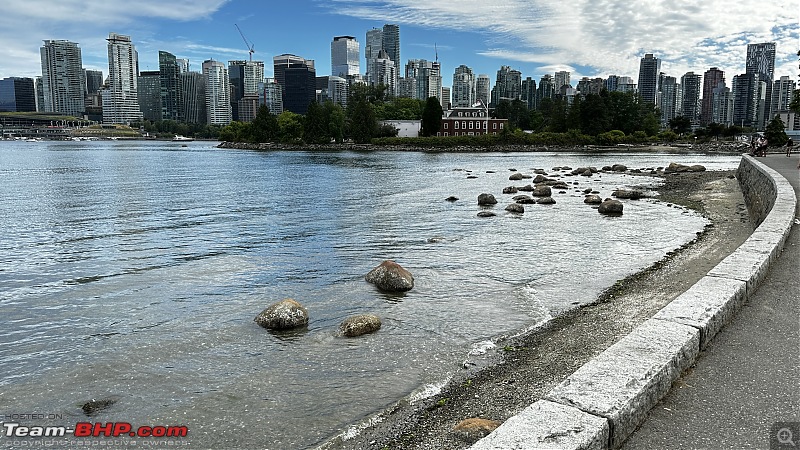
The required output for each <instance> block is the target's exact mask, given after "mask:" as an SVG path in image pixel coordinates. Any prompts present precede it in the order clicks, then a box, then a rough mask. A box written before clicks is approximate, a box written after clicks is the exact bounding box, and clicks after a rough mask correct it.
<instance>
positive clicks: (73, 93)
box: [39, 40, 86, 117]
mask: <svg viewBox="0 0 800 450" xmlns="http://www.w3.org/2000/svg"><path fill="white" fill-rule="evenodd" d="M40 55H41V60H42V83H41V86H42V102H41V103H40V105H39V109H40V110H41V111H43V112H57V113H62V114H66V115H70V116H78V117H79V116H81V115H82V114H83V112H84V94H83V92H84V89H85V88H86V87H85V86H86V81H85V80H84V75H83V59H82V58H81V49H80V47H78V44H76V43H75V42H70V41H64V40H46V41H44V46H42V47H41V49H40Z"/></svg>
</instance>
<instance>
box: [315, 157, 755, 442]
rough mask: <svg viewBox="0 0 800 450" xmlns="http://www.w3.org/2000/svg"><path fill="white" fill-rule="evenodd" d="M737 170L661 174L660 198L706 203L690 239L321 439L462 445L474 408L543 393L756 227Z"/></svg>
mask: <svg viewBox="0 0 800 450" xmlns="http://www.w3.org/2000/svg"><path fill="white" fill-rule="evenodd" d="M734 174H735V171H714V172H688V173H673V174H667V175H663V177H664V180H665V185H664V186H663V187H661V188H659V193H660V195H659V197H658V199H659V201H662V202H666V203H672V204H677V205H682V206H686V207H689V208H692V209H695V210H698V211H700V212H701V213H702V214H704V215H705V216H706V217H708V219H709V220H710V221H711V224H710V225H708V226H707V227H706V229H705V230H704V232H702V233H700V234H699V235H698V237H697V239H695V240H694V241H693V242H691V243H689V244H687V245H685V246H684V247H682V248H679V249H675V250H674V251H673V252H670V254H668V255H667V256H666V257H665V258H664V259H662V260H661V261H659V262H658V263H656V264H654V265H653V266H651V267H650V268H648V269H646V270H643V271H641V272H639V273H637V274H635V275H632V276H630V277H628V278H626V279H624V280H620V281H619V282H617V283H616V284H615V285H614V286H613V287H612V288H610V289H608V290H607V291H606V292H605V293H603V294H602V295H601V296H600V297H599V298H598V299H597V300H596V301H595V302H594V303H592V304H590V305H586V306H583V307H580V308H578V309H575V310H572V311H569V312H567V313H565V314H564V315H561V316H558V317H556V318H555V319H554V320H552V321H550V322H549V323H548V324H546V325H545V326H543V327H541V328H538V329H536V330H534V331H531V332H529V333H526V334H524V335H522V336H518V337H514V338H510V339H507V340H505V341H502V342H500V343H499V344H498V347H501V350H500V351H498V352H497V356H496V357H494V360H493V361H491V362H490V363H488V364H485V365H482V366H481V367H477V366H470V365H465V367H464V369H463V370H462V371H460V372H459V373H457V374H455V375H454V377H453V379H452V380H451V381H450V382H449V383H448V384H447V385H446V386H445V387H444V388H443V389H442V391H441V392H440V393H439V394H437V395H435V396H432V397H430V398H427V399H425V400H421V401H418V402H415V403H413V404H409V403H408V402H406V401H401V402H399V403H398V404H397V405H395V406H394V407H393V408H391V409H389V410H387V411H384V412H383V413H382V414H381V415H380V416H378V417H375V418H373V420H371V421H369V422H370V424H369V425H368V426H367V425H364V426H363V427H364V428H363V430H361V432H360V433H358V434H357V435H355V436H350V435H348V436H347V438H344V437H343V436H339V437H337V438H335V439H333V440H332V441H330V442H327V443H326V444H325V445H323V446H322V448H324V449H326V450H327V449H375V450H383V449H437V450H441V449H463V448H468V447H469V446H470V445H471V444H472V443H474V442H475V440H476V439H477V438H479V436H477V435H476V434H474V433H461V432H457V431H453V429H454V427H456V425H458V424H459V423H460V422H461V421H463V420H465V419H468V418H483V419H489V420H493V421H497V422H503V421H504V420H506V419H508V418H509V417H511V416H513V415H514V414H516V413H518V412H520V411H521V410H523V409H524V408H526V407H527V406H529V405H530V404H531V403H533V402H535V401H536V400H538V399H539V398H541V397H542V396H543V395H544V394H546V393H547V392H548V391H549V390H550V389H552V388H553V387H554V386H556V385H557V384H558V383H560V382H561V381H563V380H564V379H565V378H566V377H567V376H569V375H570V374H572V372H574V371H575V370H576V369H578V368H579V367H580V366H582V365H583V364H584V363H586V362H587V361H588V360H589V359H591V358H592V357H593V356H595V355H597V354H599V353H600V352H602V351H603V350H605V349H606V348H607V347H609V346H610V345H612V344H613V343H614V342H616V341H617V340H619V339H620V338H622V337H623V336H625V335H627V334H628V333H629V332H630V331H631V330H632V329H633V328H634V327H636V326H637V325H638V324H640V323H641V322H643V321H645V320H646V319H648V318H650V317H651V316H652V315H654V314H655V313H656V312H657V311H658V310H659V309H661V308H662V307H663V306H664V305H666V304H667V303H669V302H670V301H671V300H672V299H674V298H675V297H677V296H678V295H679V294H680V293H682V292H683V291H685V290H686V289H688V288H689V287H690V286H691V285H692V284H694V283H695V282H696V281H697V280H699V279H700V278H702V277H703V276H704V275H705V274H706V273H707V272H708V271H709V270H710V269H711V268H712V267H714V266H715V265H716V264H717V263H718V262H719V261H720V260H722V259H723V258H724V257H726V256H727V255H728V254H730V253H731V252H732V251H733V250H734V249H736V248H737V247H738V246H739V245H740V244H741V243H742V242H744V241H745V240H746V239H747V237H748V236H749V235H750V234H751V233H752V231H753V224H752V222H751V220H750V218H749V216H748V213H747V209H746V207H745V204H744V199H743V198H742V194H741V190H740V188H739V185H738V181H737V180H736V179H735V178H734Z"/></svg>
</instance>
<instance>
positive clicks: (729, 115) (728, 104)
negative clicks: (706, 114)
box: [711, 81, 734, 127]
mask: <svg viewBox="0 0 800 450" xmlns="http://www.w3.org/2000/svg"><path fill="white" fill-rule="evenodd" d="M711 97H712V102H711V104H712V106H711V123H718V124H720V125H724V126H726V127H730V126H731V125H733V111H734V99H733V95H732V94H731V90H730V89H729V88H728V87H727V86H725V82H724V81H721V82H720V83H719V84H718V85H717V87H716V88H714V90H713V91H712V93H711Z"/></svg>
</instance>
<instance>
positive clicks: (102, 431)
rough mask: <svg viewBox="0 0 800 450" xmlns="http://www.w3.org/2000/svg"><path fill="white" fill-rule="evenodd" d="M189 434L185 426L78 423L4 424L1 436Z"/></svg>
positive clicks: (141, 436) (162, 435)
mask: <svg viewBox="0 0 800 450" xmlns="http://www.w3.org/2000/svg"><path fill="white" fill-rule="evenodd" d="M187 434H189V430H188V428H186V427H185V426H168V427H163V426H155V427H148V426H141V427H136V428H134V427H133V425H131V424H129V423H127V422H108V423H90V422H78V423H76V424H75V427H74V428H72V427H66V426H50V427H43V426H22V425H20V424H19V423H4V424H3V435H4V436H6V437H16V438H31V437H63V436H67V435H72V436H75V437H101V436H104V437H121V436H130V437H140V438H146V437H156V438H163V437H186V435H187Z"/></svg>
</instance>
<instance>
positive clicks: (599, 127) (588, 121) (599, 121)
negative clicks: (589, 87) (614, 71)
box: [580, 91, 611, 136]
mask: <svg viewBox="0 0 800 450" xmlns="http://www.w3.org/2000/svg"><path fill="white" fill-rule="evenodd" d="M603 94H605V95H603ZM607 97H608V92H607V91H603V92H602V93H601V94H599V95H598V94H589V95H587V96H586V98H585V99H584V101H583V102H582V103H581V110H580V116H581V122H580V128H581V132H583V133H584V134H588V135H590V136H597V135H598V134H600V133H603V132H606V131H609V130H610V129H611V128H610V123H611V122H610V120H609V118H608V109H607V108H606V103H605V99H606V98H607Z"/></svg>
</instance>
